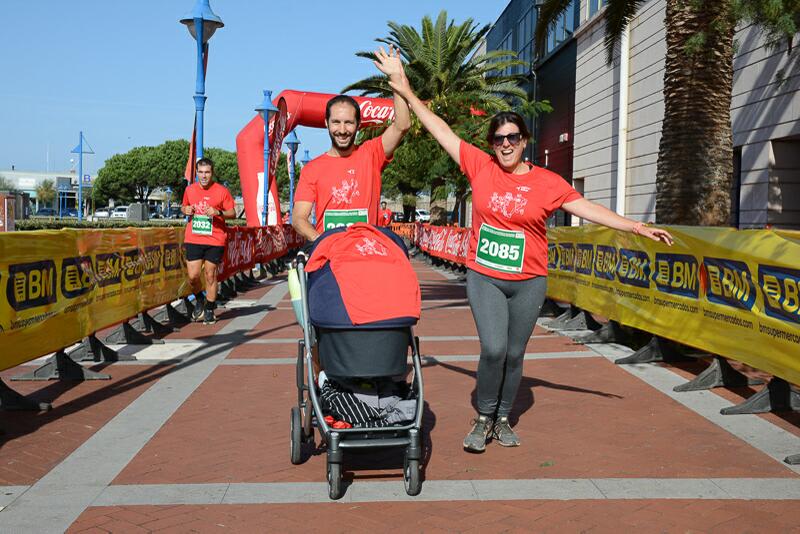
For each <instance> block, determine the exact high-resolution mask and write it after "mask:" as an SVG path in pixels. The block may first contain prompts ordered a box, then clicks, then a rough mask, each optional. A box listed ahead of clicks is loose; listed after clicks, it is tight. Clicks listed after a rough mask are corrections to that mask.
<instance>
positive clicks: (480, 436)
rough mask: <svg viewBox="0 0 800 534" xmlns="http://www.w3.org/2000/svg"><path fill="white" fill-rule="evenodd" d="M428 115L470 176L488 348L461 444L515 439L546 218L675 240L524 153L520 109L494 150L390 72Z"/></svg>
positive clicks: (476, 313) (473, 243)
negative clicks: (563, 215)
mask: <svg viewBox="0 0 800 534" xmlns="http://www.w3.org/2000/svg"><path fill="white" fill-rule="evenodd" d="M389 84H390V85H391V87H392V89H393V90H394V91H395V93H396V94H398V95H400V96H402V97H403V98H405V99H406V101H407V102H408V105H409V107H410V108H411V110H412V111H413V112H414V113H415V114H416V115H417V117H418V118H419V120H420V122H421V123H422V125H423V126H424V127H425V128H426V129H427V130H428V131H429V132H430V133H431V135H433V137H434V138H435V139H436V140H437V141H438V142H439V144H440V145H441V146H442V148H444V149H445V151H447V153H448V154H449V155H450V157H452V158H453V159H454V160H455V162H456V163H458V164H459V166H460V167H461V171H462V172H463V173H464V174H465V175H466V176H467V178H469V181H470V185H471V186H472V236H471V238H470V243H469V250H468V252H467V268H468V271H467V298H468V299H469V303H470V308H471V310H472V315H473V318H474V319H475V325H476V327H477V329H478V337H479V338H480V344H481V356H480V361H479V363H478V375H477V382H478V383H477V397H478V417H477V418H476V419H475V421H474V422H473V427H472V430H471V431H470V432H469V434H467V436H466V438H465V439H464V448H465V449H467V450H469V451H472V452H481V451H483V450H484V449H485V447H486V440H487V439H488V438H489V436H490V435H491V436H492V437H493V438H494V439H495V440H496V441H497V442H498V443H499V444H500V445H503V446H506V447H515V446H518V445H519V444H520V441H519V437H518V436H517V434H516V433H515V432H514V430H513V429H512V428H511V425H510V424H509V422H508V416H509V414H510V412H511V406H512V404H513V401H514V398H515V397H516V394H517V389H519V383H520V379H521V378H522V361H523V359H524V356H525V347H526V346H527V343H528V340H529V339H530V336H531V333H532V332H533V327H534V326H535V324H536V319H537V318H538V316H539V310H540V309H541V306H542V303H543V302H544V298H545V292H546V289H547V232H546V228H545V220H546V219H547V217H548V216H549V215H550V214H551V213H552V212H553V211H555V210H556V209H558V208H561V209H563V210H564V211H567V212H568V213H571V214H573V215H575V216H577V217H580V218H582V219H587V220H589V221H592V222H595V223H598V224H602V225H605V226H608V227H610V228H614V229H617V230H623V231H628V232H633V233H635V234H639V235H642V236H645V237H649V238H650V239H653V240H655V241H664V242H665V243H667V244H669V245H671V244H672V236H671V235H670V234H669V233H668V232H667V231H666V230H662V229H658V228H651V227H648V226H646V225H645V224H644V223H641V222H636V221H632V220H630V219H627V218H625V217H621V216H619V215H617V214H616V213H614V212H613V211H611V210H609V209H607V208H605V207H603V206H600V205H599V204H595V203H593V202H590V201H588V200H586V199H584V198H583V197H582V196H581V195H580V194H579V193H578V192H577V191H575V189H573V188H572V186H571V185H569V184H568V183H567V182H566V181H565V180H564V179H562V178H561V177H560V176H558V175H557V174H555V173H553V172H550V171H548V170H546V169H543V168H540V167H534V166H532V165H530V164H529V163H527V162H523V161H522V157H523V154H524V151H525V147H526V146H527V143H528V139H529V138H530V133H529V132H528V128H527V127H526V125H525V121H524V120H523V118H522V117H521V116H520V115H519V114H517V113H513V112H501V113H498V114H497V115H495V116H494V117H492V119H491V122H490V124H489V133H488V136H487V141H488V143H489V145H490V146H491V147H492V148H494V156H491V155H489V154H486V153H485V152H483V151H482V150H480V149H479V148H477V147H475V146H472V145H470V144H469V143H466V142H464V141H462V140H461V139H460V138H459V137H458V136H457V135H456V134H455V133H453V131H452V130H451V129H450V127H449V126H448V125H447V123H445V122H444V121H443V120H442V119H441V118H440V117H438V116H437V115H436V114H435V113H434V112H432V111H431V110H430V109H428V107H427V106H426V105H425V104H424V103H423V102H422V101H420V99H419V98H417V96H416V95H415V94H414V91H413V89H412V88H411V85H410V84H409V82H408V79H407V78H406V77H405V76H402V77H399V78H397V77H396V78H392V79H391V80H390V81H389Z"/></svg>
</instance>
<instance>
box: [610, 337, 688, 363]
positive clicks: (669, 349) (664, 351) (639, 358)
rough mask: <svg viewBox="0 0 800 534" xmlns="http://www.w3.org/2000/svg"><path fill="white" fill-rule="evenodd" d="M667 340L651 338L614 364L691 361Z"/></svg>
mask: <svg viewBox="0 0 800 534" xmlns="http://www.w3.org/2000/svg"><path fill="white" fill-rule="evenodd" d="M692 360H693V358H689V357H688V356H686V355H684V354H683V352H681V350H680V349H679V348H678V347H677V345H675V344H674V343H672V342H671V341H669V340H666V339H664V338H661V337H658V336H653V338H652V339H651V340H650V342H649V343H648V344H647V345H645V346H644V347H642V348H640V349H639V350H637V351H636V352H634V353H633V354H631V355H630V356H626V357H625V358H618V359H616V360H614V363H616V364H620V365H624V364H629V363H653V362H687V361H692Z"/></svg>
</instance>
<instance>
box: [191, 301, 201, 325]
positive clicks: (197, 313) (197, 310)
mask: <svg viewBox="0 0 800 534" xmlns="http://www.w3.org/2000/svg"><path fill="white" fill-rule="evenodd" d="M202 320H203V304H202V303H200V302H197V301H196V300H195V301H194V309H193V310H192V321H194V322H196V323H199V322H200V321H202Z"/></svg>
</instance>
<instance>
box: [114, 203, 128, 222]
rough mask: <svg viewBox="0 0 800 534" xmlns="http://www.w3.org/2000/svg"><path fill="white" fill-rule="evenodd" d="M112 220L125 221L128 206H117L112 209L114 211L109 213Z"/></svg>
mask: <svg viewBox="0 0 800 534" xmlns="http://www.w3.org/2000/svg"><path fill="white" fill-rule="evenodd" d="M111 218H112V219H127V218H128V206H117V207H116V208H114V211H112V212H111Z"/></svg>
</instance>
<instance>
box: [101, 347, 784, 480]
mask: <svg viewBox="0 0 800 534" xmlns="http://www.w3.org/2000/svg"><path fill="white" fill-rule="evenodd" d="M294 369H295V368H294V366H291V365H275V366H257V367H252V366H247V367H245V366H242V367H239V366H235V367H229V366H226V367H222V368H218V369H217V370H215V371H214V373H213V374H212V375H211V376H210V377H209V379H208V380H206V382H205V383H204V384H203V385H202V386H201V387H200V388H199V389H198V390H197V391H196V392H195V393H194V394H193V395H192V396H191V397H190V398H189V399H188V401H187V402H186V403H185V404H184V405H183V406H182V407H181V408H180V409H179V410H178V412H177V413H176V414H175V415H174V416H173V417H172V418H171V419H170V420H169V421H168V422H167V424H166V425H165V426H164V427H163V428H162V429H161V431H159V433H158V434H157V435H156V436H155V437H154V438H153V439H152V440H151V441H150V443H148V445H147V446H146V447H145V448H144V449H143V450H142V451H141V453H140V454H139V455H138V456H137V457H136V458H135V459H134V460H133V461H132V462H131V463H130V464H129V465H128V467H127V468H126V469H125V470H124V471H123V472H122V473H121V474H120V475H119V477H118V478H117V480H116V481H115V483H117V484H158V483H190V482H191V483H200V482H283V481H323V480H324V474H323V473H324V469H325V461H324V455H322V454H317V455H314V456H312V457H311V458H310V459H309V461H308V462H306V463H305V464H303V465H301V466H296V467H295V466H292V465H291V464H290V463H289V460H288V450H287V449H288V447H287V441H288V436H287V434H288V432H289V425H288V416H289V408H290V407H291V405H292V403H293V402H295V399H296V390H295V389H294V380H295V378H294ZM475 369H476V363H475V362H468V363H458V364H455V363H450V362H442V363H439V364H437V365H429V366H426V367H425V369H424V377H425V384H426V390H425V395H426V399H427V403H428V404H427V409H426V414H425V422H424V424H425V428H426V430H427V431H428V432H429V435H430V439H429V445H428V447H427V452H426V455H427V456H428V458H429V460H428V463H427V466H426V477H427V479H428V480H433V479H506V478H513V479H528V478H604V477H632V478H639V477H654V478H672V477H678V478H680V477H700V478H703V477H793V476H796V475H795V474H794V473H793V472H792V471H790V470H788V469H786V468H785V467H783V466H782V465H781V464H779V463H777V462H775V461H774V460H772V459H771V458H769V457H767V456H766V455H764V454H762V453H760V452H758V451H757V450H755V449H753V448H751V447H749V446H748V445H747V444H745V443H744V442H742V441H740V440H739V439H737V438H735V437H733V436H732V435H731V434H729V433H727V432H725V431H724V430H722V429H720V428H719V427H717V426H715V425H714V424H712V423H710V422H708V421H706V420H705V419H703V418H702V417H700V416H699V415H697V414H694V413H693V412H691V411H689V410H687V409H686V408H684V407H683V406H682V405H680V404H678V403H677V402H674V401H672V400H671V399H669V398H668V397H666V396H663V395H660V394H656V393H655V392H654V390H653V389H652V388H651V387H650V386H648V385H646V384H644V383H643V382H641V381H639V380H638V379H636V378H635V377H633V376H630V375H628V374H627V373H620V372H619V370H618V369H616V368H615V367H614V365H613V364H612V363H610V362H608V361H607V360H605V359H601V358H589V359H586V358H584V359H567V360H540V361H530V362H526V364H525V377H524V378H523V382H522V385H521V388H520V393H519V395H518V397H517V400H516V404H515V409H514V411H513V413H512V422H513V420H516V419H519V423H518V424H517V430H518V432H519V434H520V436H521V438H522V441H523V446H522V447H519V448H512V449H506V448H502V447H498V446H496V445H495V446H492V445H491V444H490V446H489V447H488V448H487V452H486V453H485V454H482V455H471V454H467V453H465V452H464V451H463V450H462V448H461V440H462V439H463V435H464V434H465V433H466V431H467V430H468V428H469V421H470V419H471V417H473V413H474V409H473V407H472V406H471V402H472V403H474V399H472V397H471V396H472V392H473V389H474V385H475V379H474V374H475ZM534 392H535V395H536V405H535V406H532V402H533V395H534ZM531 408H534V409H531ZM401 462H402V451H389V452H381V453H379V452H373V453H369V454H367V453H363V454H360V455H352V456H351V457H349V458H348V459H347V461H346V463H345V467H346V470H348V473H349V474H348V475H347V476H355V477H356V478H374V477H379V478H380V477H388V478H389V479H396V478H398V477H399V475H400V472H399V470H398V468H399V467H400V465H401Z"/></svg>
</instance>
